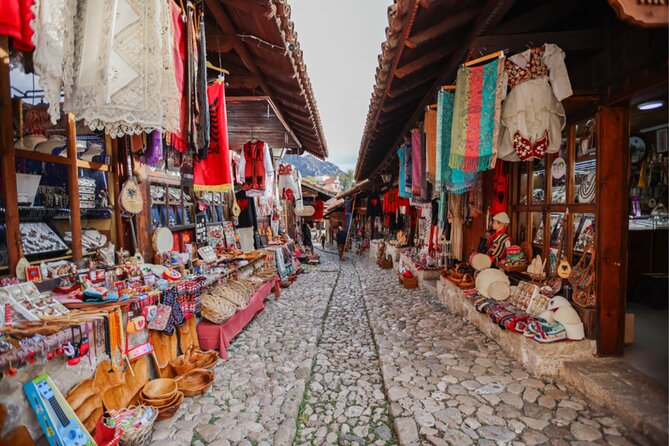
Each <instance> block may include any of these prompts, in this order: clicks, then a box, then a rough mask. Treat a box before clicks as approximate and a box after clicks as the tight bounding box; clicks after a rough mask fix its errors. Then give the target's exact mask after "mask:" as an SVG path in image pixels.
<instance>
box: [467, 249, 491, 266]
mask: <svg viewBox="0 0 669 446" xmlns="http://www.w3.org/2000/svg"><path fill="white" fill-rule="evenodd" d="M469 264H470V265H471V266H472V268H474V269H475V270H476V271H483V270H484V269H488V268H490V267H491V266H492V261H491V260H490V257H488V255H487V254H482V253H480V252H477V253H474V254H472V255H471V256H469Z"/></svg>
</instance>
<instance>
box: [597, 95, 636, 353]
mask: <svg viewBox="0 0 669 446" xmlns="http://www.w3.org/2000/svg"><path fill="white" fill-rule="evenodd" d="M628 113H629V110H628V108H627V107H602V108H600V110H599V117H598V126H597V127H598V133H599V135H598V136H599V139H598V140H599V143H600V147H598V150H597V190H596V196H595V203H598V206H597V215H596V220H597V230H596V231H595V240H596V250H595V251H596V254H595V271H596V274H597V275H596V279H597V285H596V296H597V314H598V318H599V321H598V322H599V330H598V336H597V354H598V355H600V356H610V355H621V354H622V353H623V349H624V346H623V341H624V338H625V301H626V299H627V283H626V282H627V235H628V231H627V220H628V208H627V206H628V194H629V184H628V181H629V180H628V176H627V172H628V169H629V143H628V141H629V116H628Z"/></svg>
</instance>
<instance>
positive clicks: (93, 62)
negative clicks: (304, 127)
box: [38, 0, 179, 138]
mask: <svg viewBox="0 0 669 446" xmlns="http://www.w3.org/2000/svg"><path fill="white" fill-rule="evenodd" d="M48 3H50V2H48V1H46V2H43V4H48ZM69 30H70V31H71V30H74V32H73V33H70V32H66V33H65V34H66V35H69V34H74V76H73V77H72V78H71V79H68V76H67V75H66V76H65V78H64V80H65V85H64V90H65V105H64V110H65V111H66V112H73V113H74V114H75V116H76V117H77V119H83V120H84V122H85V123H86V125H88V126H89V127H90V128H91V129H93V130H105V131H106V132H107V133H109V135H110V136H111V137H112V138H118V137H120V136H123V135H133V134H140V133H142V132H145V133H149V132H151V131H152V130H154V129H163V130H166V131H170V132H174V131H177V130H178V129H179V91H178V89H177V84H176V78H175V72H174V57H173V53H172V41H173V39H172V18H171V10H170V6H169V4H168V3H167V2H164V1H160V0H144V1H140V0H117V1H114V2H108V1H106V0H88V1H87V2H79V11H78V12H77V17H76V23H75V26H73V27H72V28H69ZM40 31H42V30H40ZM65 51H67V48H66V50H65ZM38 74H40V76H41V73H38ZM72 80H73V83H72V84H71V85H72V88H71V89H72V94H68V92H69V90H70V85H68V83H70V82H72ZM52 93H53V92H52ZM57 93H58V98H60V90H58V92H57ZM51 105H54V104H51ZM55 111H56V110H51V112H52V119H54V118H55V116H54V114H53V112H55ZM58 115H60V114H58Z"/></svg>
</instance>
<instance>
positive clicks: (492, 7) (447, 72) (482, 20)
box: [355, 0, 516, 180]
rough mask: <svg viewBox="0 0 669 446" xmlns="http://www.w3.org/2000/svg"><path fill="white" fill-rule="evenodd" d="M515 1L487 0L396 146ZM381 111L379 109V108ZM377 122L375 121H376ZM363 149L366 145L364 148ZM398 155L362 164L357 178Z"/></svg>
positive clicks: (367, 174)
mask: <svg viewBox="0 0 669 446" xmlns="http://www.w3.org/2000/svg"><path fill="white" fill-rule="evenodd" d="M515 1H516V0H487V1H486V3H485V5H484V6H483V8H481V9H480V14H479V16H478V18H477V19H476V21H475V22H474V24H473V25H472V26H471V27H470V28H469V32H468V34H467V35H466V36H465V37H464V38H463V39H462V40H461V42H462V44H461V45H460V46H459V47H458V49H457V50H456V51H455V52H454V53H453V54H452V55H451V57H450V58H449V60H448V64H447V65H446V66H445V67H444V69H443V70H442V71H441V73H440V74H439V75H438V76H437V78H436V80H435V81H434V82H433V83H432V86H431V87H430V88H427V89H426V90H425V94H424V95H423V99H422V100H421V101H420V102H419V103H418V106H417V107H416V109H415V110H414V112H413V114H412V115H411V117H410V118H409V120H408V121H406V124H405V126H404V128H403V129H402V130H401V131H400V132H398V133H397V139H396V143H395V144H393V145H399V143H400V142H401V141H402V139H403V138H404V135H405V134H407V133H408V132H409V130H410V129H411V128H413V127H414V126H415V124H416V122H418V121H419V119H420V118H421V117H422V116H423V114H424V113H425V106H426V105H428V104H431V103H433V102H434V98H435V97H436V95H437V91H438V90H439V88H440V87H441V86H442V85H445V84H447V83H449V82H450V81H452V80H453V79H454V78H455V74H456V72H457V69H458V67H459V66H460V65H461V64H462V63H463V62H464V61H465V58H466V57H467V53H468V52H469V48H470V47H471V44H472V42H473V41H474V39H475V38H476V37H477V36H480V35H481V34H485V33H487V32H489V31H490V30H491V29H493V28H494V27H495V26H497V24H498V23H499V22H500V20H502V18H503V17H504V16H505V15H506V13H507V12H508V11H509V9H511V6H513V4H514V3H515ZM379 108H380V107H379ZM375 120H376V119H375ZM363 146H364V145H363ZM394 156H395V153H393V152H389V153H386V155H385V157H384V158H383V159H382V161H381V162H380V163H377V165H376V166H366V172H363V170H362V165H361V164H360V165H359V167H360V169H359V170H356V176H355V177H356V179H358V180H360V179H363V178H367V177H372V176H374V174H375V173H376V172H377V171H379V169H381V168H382V167H383V166H384V165H385V164H387V162H388V161H390V160H392V158H393V157H394Z"/></svg>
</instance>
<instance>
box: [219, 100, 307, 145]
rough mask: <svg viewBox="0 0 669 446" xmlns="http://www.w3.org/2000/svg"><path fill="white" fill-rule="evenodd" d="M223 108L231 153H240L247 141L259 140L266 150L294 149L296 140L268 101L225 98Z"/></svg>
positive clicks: (274, 107)
mask: <svg viewBox="0 0 669 446" xmlns="http://www.w3.org/2000/svg"><path fill="white" fill-rule="evenodd" d="M226 108H227V112H228V136H229V138H230V148H231V149H232V150H236V151H240V150H241V149H242V147H243V146H244V144H245V143H246V142H247V141H249V140H250V139H251V138H258V139H261V140H263V141H265V142H266V143H267V144H269V146H270V147H280V148H283V147H286V148H287V147H297V144H298V139H297V137H296V136H295V134H294V133H293V132H292V130H291V129H290V127H289V126H288V124H287V123H286V122H285V121H284V120H283V119H281V117H280V115H279V113H277V109H276V105H275V104H274V102H273V101H272V100H271V99H270V98H269V97H267V96H228V97H227V98H226Z"/></svg>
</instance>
